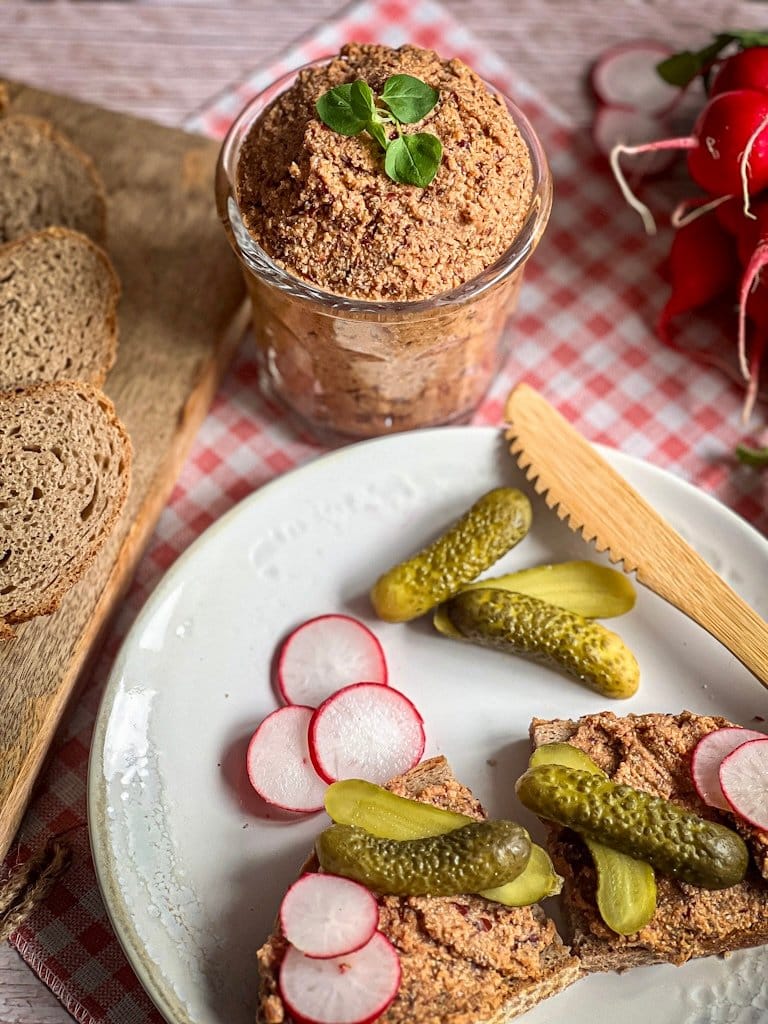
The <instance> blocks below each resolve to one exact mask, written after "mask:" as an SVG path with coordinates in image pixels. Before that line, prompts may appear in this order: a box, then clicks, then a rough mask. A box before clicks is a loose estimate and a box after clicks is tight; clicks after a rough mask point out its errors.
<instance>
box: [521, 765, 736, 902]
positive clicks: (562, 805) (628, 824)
mask: <svg viewBox="0 0 768 1024" xmlns="http://www.w3.org/2000/svg"><path fill="white" fill-rule="evenodd" d="M517 795H518V797H519V798H520V801H521V802H522V803H523V804H524V805H525V806H526V807H527V808H528V809H529V810H531V811H533V812H534V813H535V814H538V815H539V816H540V817H542V818H547V819H549V820H550V821H556V822H558V823H559V824H560V825H566V826H567V827H569V828H572V829H573V830H574V831H575V832H578V833H579V834H580V835H583V836H586V837H588V838H589V839H595V840H597V842H599V843H604V844H605V845H606V846H610V847H611V848H613V849H616V850H619V851H620V852H621V853H626V854H628V855H629V856H632V857H637V858H639V859H641V860H644V861H647V862H648V863H649V864H651V865H652V866H653V867H654V868H656V870H657V871H660V872H661V873H662V874H665V875H670V876H671V877H672V878H677V879H680V880H681V881H683V882H689V883H690V884H691V885H697V886H700V887H701V888H703V889H727V888H728V887H729V886H732V885H737V884H738V883H739V882H740V881H741V880H742V879H743V878H744V875H745V873H746V870H747V864H748V861H749V855H748V853H747V848H746V846H745V844H744V841H743V840H742V839H741V837H740V836H738V835H737V834H736V833H735V832H733V831H732V830H731V829H729V828H726V827H725V826H724V825H719V824H717V823H716V822H713V821H707V820H706V819H704V818H700V817H699V816H698V815H696V814H692V813H691V812H690V811H686V810H685V809H684V808H682V807H679V806H678V805H677V804H673V803H671V802H670V801H669V800H664V799H663V798H662V797H657V796H652V795H651V794H649V793H644V792H642V791H641V790H638V789H634V788H633V787H631V786H622V785H617V784H616V783H613V782H611V781H610V780H608V779H605V778H602V777H601V776H599V775H593V774H590V773H588V772H584V771H579V770H577V769H573V768H564V767H562V766H560V765H540V766H539V767H537V768H529V769H528V771H527V772H526V773H525V774H524V775H523V776H521V778H519V779H518V781H517Z"/></svg>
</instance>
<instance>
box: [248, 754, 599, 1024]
mask: <svg viewBox="0 0 768 1024" xmlns="http://www.w3.org/2000/svg"><path fill="white" fill-rule="evenodd" d="M357 785H358V790H357V793H355V792H354V791H353V790H349V789H345V788H344V787H347V783H344V782H342V783H337V784H335V786H331V788H330V790H329V791H328V795H327V797H326V805H327V806H328V807H329V809H330V810H331V811H332V816H333V817H334V819H335V820H337V821H339V820H341V819H346V820H355V821H357V822H364V823H365V824H366V825H367V826H368V828H374V827H375V826H374V825H373V824H372V823H373V821H374V819H375V820H377V821H378V824H379V826H380V827H379V828H378V829H377V831H378V832H379V833H380V834H381V833H382V832H387V831H389V832H390V834H391V835H392V834H394V833H393V831H392V830H393V829H394V832H396V833H397V834H398V835H401V836H402V835H404V834H405V831H406V830H412V831H410V834H411V835H415V834H416V833H417V832H418V831H419V830H421V835H422V836H426V835H428V834H431V835H432V836H434V835H435V832H436V829H439V828H443V829H445V828H446V827H447V828H452V829H454V830H456V829H457V826H461V825H463V824H466V822H468V821H475V822H482V821H484V820H485V814H484V812H483V809H482V807H481V806H480V804H479V802H478V801H477V799H476V798H475V797H474V796H473V795H472V793H471V792H470V791H469V790H468V789H467V788H466V787H465V786H463V785H462V784H461V783H460V782H458V781H457V780H456V778H455V777H454V775H453V773H452V771H451V769H450V767H449V765H448V763H447V761H446V760H445V759H444V758H442V757H435V758H432V759H430V760H427V761H423V762H422V763H421V764H419V765H417V766H416V767H415V768H413V769H411V770H410V771H408V772H407V773H405V774H404V775H401V776H399V777H397V778H395V779H393V780H392V781H391V782H390V783H389V785H388V786H387V791H388V793H389V794H394V795H395V796H397V797H400V798H407V799H406V800H403V801H400V802H399V803H396V804H395V806H394V807H392V805H388V804H387V803H386V796H385V799H384V801H382V800H381V798H380V797H377V793H376V790H377V789H378V787H371V789H370V790H366V789H364V790H363V792H364V797H363V798H362V799H361V798H360V790H359V787H360V786H362V787H365V786H366V784H364V783H362V784H359V783H358V784H357ZM380 793H384V791H383V790H382V791H380ZM419 808H421V809H422V811H421V812H420V810H419ZM433 808H440V809H441V810H442V811H443V812H450V813H448V814H447V817H445V818H444V819H441V818H440V817H439V816H435V814H434V811H433V810H432V809H433ZM460 816H464V819H463V820H462V817H460ZM507 824H510V823H507ZM344 827H345V826H343V825H341V826H340V825H335V826H333V827H332V829H331V830H329V832H332V831H333V829H339V828H342V829H343V828H344ZM515 829H517V834H518V837H519V834H520V833H523V830H520V829H519V828H518V827H517V826H515ZM456 834H457V832H456V831H454V832H453V835H456ZM323 835H328V832H326V833H323V834H322V835H321V837H320V840H319V841H318V846H317V850H318V854H316V855H315V856H314V857H312V858H311V859H310V861H309V862H308V863H307V864H306V865H305V871H306V872H316V871H317V870H318V867H319V866H320V864H319V862H318V855H319V858H320V861H322V860H323V859H324V857H325V856H328V849H327V844H325V843H324V842H323ZM526 844H528V840H527V837H525V835H524V834H523V841H522V846H526ZM528 845H529V847H530V844H528ZM360 861H361V862H362V857H361V858H360ZM528 864H529V865H530V867H531V870H530V872H529V876H533V877H532V878H531V886H530V888H529V891H528V892H527V893H524V892H523V888H525V887H526V880H525V879H524V877H523V875H520V876H518V879H517V883H518V885H519V889H518V892H519V893H522V895H521V896H520V898H521V899H523V900H529V899H531V898H533V899H535V898H537V897H541V896H543V895H547V894H550V893H552V892H554V891H556V890H557V888H558V887H559V880H558V879H557V878H556V876H554V875H553V873H552V871H551V865H550V864H549V862H548V860H547V858H546V855H545V854H544V853H543V851H541V850H540V848H538V847H533V848H532V850H531V852H530V854H529V859H528ZM384 873H385V874H391V876H392V878H393V879H395V878H396V876H397V870H396V865H395V863H394V862H393V861H392V860H390V861H389V863H388V864H385V865H384ZM523 874H525V872H524V873H523ZM311 877H312V875H307V874H305V875H303V876H302V880H303V879H307V878H311ZM316 877H321V878H323V877H332V876H325V875H321V876H316ZM358 877H362V875H359V876H358ZM514 884H515V883H512V885H514ZM503 888H505V889H507V888H508V887H506V886H504V887H503ZM294 889H296V886H294ZM290 892H291V890H289V895H290ZM490 896H494V897H495V898H494V899H492V898H489V897H490ZM505 898H506V899H515V896H514V893H512V894H510V893H509V892H507V894H506V896H505V894H504V893H503V892H501V891H500V890H497V891H496V892H495V893H487V894H486V895H476V894H472V893H471V892H470V893H464V892H455V893H454V894H452V895H445V896H429V895H423V894H419V895H407V894H401V895H386V894H377V895H376V897H375V899H376V904H377V911H378V912H377V914H376V915H375V916H376V920H375V922H374V923H373V927H374V929H375V931H372V932H371V934H372V936H373V937H374V938H373V941H374V942H375V943H376V944H377V946H376V949H375V950H373V949H371V952H375V956H374V957H370V956H365V955H364V956H363V959H362V960H361V961H356V960H355V957H360V953H361V952H363V954H364V951H365V949H366V947H365V946H363V948H362V950H358V951H357V952H356V953H352V954H351V956H348V957H344V956H341V957H338V956H337V957H335V958H334V959H325V960H324V959H322V958H321V957H319V956H318V949H316V948H315V949H313V950H312V951H313V952H314V954H315V956H314V958H313V957H307V956H305V955H304V954H303V953H302V952H301V951H300V950H297V949H296V947H295V946H294V945H293V944H292V943H291V942H290V941H289V938H288V935H289V934H290V935H291V937H293V933H292V931H291V924H292V917H293V913H292V911H291V909H290V907H289V905H288V903H287V902H284V905H283V912H282V913H281V915H280V920H279V921H278V923H277V925H276V927H275V930H274V931H273V933H272V935H271V936H270V937H269V938H268V940H267V942H266V943H265V944H264V945H263V946H262V948H261V949H260V950H259V953H258V962H259V969H260V998H259V1011H258V1020H259V1021H262V1022H264V1024H281V1022H283V1021H289V1020H297V1021H301V1020H304V1021H313V1020H314V1021H336V1022H338V1021H341V1020H344V1021H349V1022H350V1024H351V1022H354V1021H364V1020H372V1019H374V1018H376V1017H378V1019H379V1020H380V1021H381V1022H382V1024H406V1022H415V1021H418V1022H419V1024H485V1022H494V1024H502V1022H503V1021H507V1020H510V1019H511V1018H513V1017H515V1016H517V1015H518V1014H520V1013H523V1012H524V1011H525V1010H528V1009H530V1008H531V1007H532V1006H534V1005H535V1004H536V1003H538V1002H540V1001H541V1000H542V999H545V998H546V997H547V996H551V995H554V994H555V993H556V992H559V991H560V990H561V989H564V988H566V987H567V986H568V985H570V984H571V983H572V982H574V981H575V980H576V979H577V978H578V977H579V976H580V974H581V967H580V965H579V961H578V960H577V959H576V958H575V957H573V956H571V955H570V953H569V952H568V950H567V948H566V947H565V946H564V945H563V943H562V941H561V939H560V937H559V935H558V933H557V931H556V929H555V926H554V924H553V923H552V921H551V920H550V919H549V918H548V917H547V915H546V914H545V913H544V911H543V910H542V909H541V907H540V906H538V905H537V903H535V902H534V903H532V904H531V905H527V906H507V905H505V904H504V903H500V902H497V901H496V900H498V899H505ZM307 902H311V903H312V905H313V906H314V907H315V908H316V907H317V901H316V900H312V901H307ZM297 916H300V919H301V921H302V922H303V923H304V930H305V931H306V922H307V920H308V919H309V917H310V916H311V914H310V911H309V910H308V908H307V903H306V902H305V903H304V905H303V907H302V913H301V915H297ZM362 916H364V915H363V913H362V912H358V917H362ZM338 931H339V927H338V920H337V927H336V928H335V929H334V933H335V934H337V933H338ZM382 936H383V939H382V938H381V937H382ZM361 937H362V938H365V937H366V936H365V935H362V936H361ZM298 941H300V942H301V944H302V945H304V946H306V945H307V940H306V936H304V937H303V938H299V939H298ZM358 942H359V938H358ZM369 942H370V940H369ZM326 948H327V947H326ZM371 961H373V964H372V963H371ZM357 963H359V964H360V968H361V969H359V981H355V972H356V964H357ZM330 965H333V967H332V968H331V969H330V970H329V969H328V968H329V966H330ZM374 966H376V967H378V970H374V969H373V968H374ZM337 982H339V984H337ZM341 988H343V989H344V991H343V992H340V991H339V989H341Z"/></svg>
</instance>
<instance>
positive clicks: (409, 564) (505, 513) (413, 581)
mask: <svg viewBox="0 0 768 1024" xmlns="http://www.w3.org/2000/svg"><path fill="white" fill-rule="evenodd" d="M530 528H531V503H530V501H529V500H528V498H527V496H526V495H525V494H523V492H522V491H519V490H517V489H516V488H514V487H497V488H495V490H492V491H489V492H488V493H487V494H484V495H483V496H482V497H481V498H479V499H478V500H477V501H476V502H475V504H474V505H473V506H472V508H470V509H469V511H468V512H466V513H465V514H464V515H463V516H462V517H461V519H459V520H458V522H456V523H455V524H454V525H453V526H452V527H451V528H450V529H449V530H447V531H446V532H445V533H444V534H442V536H440V537H438V539H437V540H436V541H434V542H433V543H432V544H430V545H429V546H428V547H426V548H424V549H423V550H422V551H420V552H418V554H416V555H414V556H413V557H412V558H409V559H408V561H406V562H401V563H400V564H399V565H396V566H393V568H391V569H389V570H388V572H386V573H384V575H383V576H381V577H380V578H379V579H378V580H377V582H376V583H375V585H374V587H373V589H372V590H371V602H372V603H373V607H374V609H375V611H376V614H377V615H378V616H379V618H381V619H384V620H385V621H387V622H406V621H407V620H408V619H415V618H416V617H417V616H418V615H423V614H424V613H425V612H428V611H429V610H430V608H434V607H435V605H438V604H440V602H441V601H444V600H445V599H446V598H447V597H450V595H451V594H455V593H456V592H457V591H458V590H459V589H460V588H461V586H462V585H463V584H464V583H469V581H470V580H473V579H475V577H477V576H479V574H480V573H481V572H484V571H485V570H486V569H488V568H490V566H492V565H493V563H494V562H496V561H498V560H499V558H501V556H502V555H504V554H506V552H507V551H509V550H510V548H513V547H514V546H515V544H517V543H518V542H519V541H521V540H522V539H523V537H524V536H525V535H526V534H527V533H528V531H529V529H530Z"/></svg>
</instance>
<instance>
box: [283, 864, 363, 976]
mask: <svg viewBox="0 0 768 1024" xmlns="http://www.w3.org/2000/svg"><path fill="white" fill-rule="evenodd" d="M280 926H281V928H282V929H283V934H284V935H285V937H286V939H287V940H288V941H289V942H290V943H291V945H292V946H295V947H296V948H297V949H300V950H301V952H302V953H304V954H305V955H306V956H310V957H315V958H317V959H323V960H327V959H328V958H329V957H335V956H345V955H346V954H347V953H354V952H355V951H356V950H358V949H362V947H363V946H364V945H365V944H366V943H368V942H370V941H371V939H372V938H373V933H374V932H375V931H376V929H377V928H378V926H379V905H378V903H377V902H376V897H375V896H374V895H373V893H372V892H371V891H370V889H366V888H365V886H364V885H360V883H359V882H353V881H352V880H351V879H350V878H340V877H339V876H338V875H320V874H317V873H310V874H306V875H302V876H301V878H300V879H299V880H298V881H297V882H294V883H293V885H292V886H291V887H290V889H289V890H288V892H287V893H286V894H285V896H284V897H283V902H282V904H281V905H280Z"/></svg>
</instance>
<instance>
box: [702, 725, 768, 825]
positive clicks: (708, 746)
mask: <svg viewBox="0 0 768 1024" xmlns="http://www.w3.org/2000/svg"><path fill="white" fill-rule="evenodd" d="M765 738H766V737H765V735H764V734H763V733H761V732H755V730H754V729H740V728H737V727H736V726H729V727H728V728H726V729H715V731H714V732H708V733H707V735H706V736H702V738H701V739H700V740H699V742H698V743H697V744H696V746H695V748H694V751H693V756H692V757H691V775H692V776H693V784H694V786H695V787H696V792H697V793H698V794H699V796H700V797H701V799H702V800H703V801H704V803H705V804H709V806H710V807H718V808H719V809H720V810H721V811H730V810H731V805H730V804H729V803H728V801H727V800H726V799H725V796H724V795H723V791H722V789H721V787H720V765H721V764H722V763H723V760H724V758H726V757H727V756H728V755H729V754H731V753H732V752H733V751H734V750H736V748H737V747H740V746H742V745H743V744H744V743H749V741H750V740H764V739H765Z"/></svg>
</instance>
